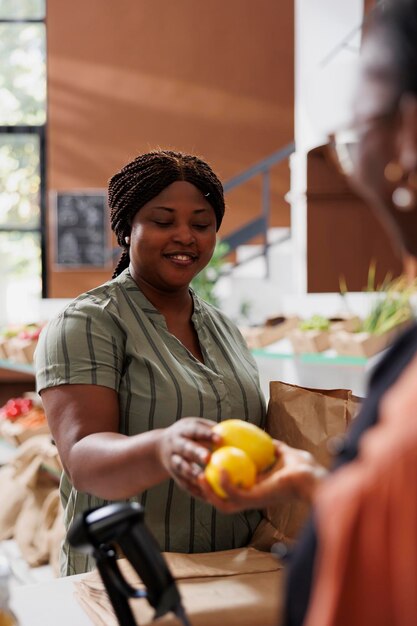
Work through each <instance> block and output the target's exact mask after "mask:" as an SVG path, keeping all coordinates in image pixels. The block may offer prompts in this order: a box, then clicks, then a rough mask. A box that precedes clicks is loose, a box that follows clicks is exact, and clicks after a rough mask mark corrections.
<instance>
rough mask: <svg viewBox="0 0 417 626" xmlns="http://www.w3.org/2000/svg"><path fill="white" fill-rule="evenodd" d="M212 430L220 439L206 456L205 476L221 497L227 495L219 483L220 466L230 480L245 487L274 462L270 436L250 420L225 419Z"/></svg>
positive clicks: (273, 447)
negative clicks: (211, 452) (218, 443)
mask: <svg viewBox="0 0 417 626" xmlns="http://www.w3.org/2000/svg"><path fill="white" fill-rule="evenodd" d="M213 431H214V432H215V433H216V434H218V435H220V437H221V438H222V441H221V444H220V445H219V446H217V448H216V449H215V450H214V452H213V454H212V455H211V457H210V461H209V462H208V464H207V466H206V468H205V477H206V479H207V481H208V482H209V484H210V486H211V487H212V489H213V491H215V492H216V493H217V495H218V496H220V497H221V498H224V499H225V498H227V494H226V493H225V491H224V490H223V489H222V486H221V475H222V470H225V471H226V472H227V474H228V477H229V480H230V481H231V482H232V484H234V485H236V486H239V487H242V488H244V489H249V488H250V487H252V485H253V484H254V483H255V481H256V479H257V476H259V475H260V474H262V472H265V471H266V470H268V469H270V468H271V467H272V466H273V465H274V463H275V462H276V454H275V446H274V443H273V441H272V439H271V437H270V436H269V435H268V434H267V433H266V432H265V431H263V430H261V429H260V428H258V427H257V426H255V425H254V424H250V423H248V422H244V421H243V420H237V419H231V420H225V421H224V422H220V423H219V424H216V425H215V426H214V427H213Z"/></svg>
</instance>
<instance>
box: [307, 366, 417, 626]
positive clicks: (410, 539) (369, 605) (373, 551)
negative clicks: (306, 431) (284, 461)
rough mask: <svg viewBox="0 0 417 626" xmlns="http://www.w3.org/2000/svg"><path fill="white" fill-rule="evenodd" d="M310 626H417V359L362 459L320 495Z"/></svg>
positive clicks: (391, 396)
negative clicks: (316, 555) (316, 557)
mask: <svg viewBox="0 0 417 626" xmlns="http://www.w3.org/2000/svg"><path fill="white" fill-rule="evenodd" d="M316 520H317V530H318V539H319V541H318V544H319V551H318V559H317V566H316V572H315V581H314V586H313V593H312V599H311V604H310V607H309V611H308V614H307V618H306V626H416V625H417V358H414V360H413V361H412V362H411V363H410V365H409V366H408V367H407V368H406V370H405V371H404V373H403V374H402V376H401V377H400V378H399V380H398V381H397V383H396V384H395V385H394V386H393V387H392V388H391V389H390V390H389V392H387V393H386V395H385V396H384V399H383V401H382V403H381V418H380V421H379V423H378V425H377V426H375V427H374V428H372V429H371V430H369V431H368V432H367V433H366V434H365V435H364V436H363V440H362V443H361V445H360V448H359V455H358V457H357V459H356V460H355V461H354V462H352V463H350V464H349V465H347V466H345V467H343V468H342V469H340V470H339V471H338V472H336V473H335V474H334V475H332V476H331V477H330V478H329V479H328V480H326V482H325V483H324V484H323V486H322V487H321V488H320V490H319V492H318V494H317V500H316Z"/></svg>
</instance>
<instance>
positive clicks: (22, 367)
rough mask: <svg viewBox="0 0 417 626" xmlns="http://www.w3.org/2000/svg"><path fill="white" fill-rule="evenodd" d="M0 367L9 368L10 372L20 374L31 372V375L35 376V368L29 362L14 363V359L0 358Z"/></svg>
mask: <svg viewBox="0 0 417 626" xmlns="http://www.w3.org/2000/svg"><path fill="white" fill-rule="evenodd" d="M0 369H5V370H9V371H10V372H20V373H22V374H31V375H32V376H35V369H34V367H33V365H31V364H30V363H16V362H15V361H7V360H5V359H0Z"/></svg>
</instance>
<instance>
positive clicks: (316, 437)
mask: <svg viewBox="0 0 417 626" xmlns="http://www.w3.org/2000/svg"><path fill="white" fill-rule="evenodd" d="M360 402H361V399H360V398H358V397H357V396H354V395H353V393H352V392H351V391H350V390H348V389H330V390H328V389H326V390H324V389H310V388H306V387H299V386H297V385H289V384H287V383H282V382H275V381H273V382H271V383H270V400H269V405H268V413H267V419H266V430H267V432H268V433H269V434H270V435H271V436H272V437H273V438H274V439H279V440H280V441H283V442H284V443H286V444H288V445H290V446H292V447H294V448H301V449H303V450H307V451H308V452H310V453H311V454H312V455H313V456H314V457H315V458H316V459H317V461H319V463H321V464H322V465H324V466H325V467H329V466H330V465H331V462H332V456H331V453H330V451H329V441H331V439H332V438H333V437H337V436H340V435H343V434H344V433H345V432H346V430H347V428H348V427H349V424H350V423H351V421H352V419H353V418H354V417H355V415H356V414H357V412H358V410H359V407H360ZM308 512H309V506H308V504H307V503H303V502H300V501H298V500H295V499H294V501H287V502H282V503H280V504H278V505H275V506H273V507H269V508H268V509H267V510H266V511H265V515H266V517H267V519H268V520H269V521H270V522H271V523H272V525H273V526H274V527H275V528H276V531H277V536H281V537H282V538H283V540H284V541H285V540H286V539H289V540H291V539H294V538H295V537H296V536H297V535H298V533H299V531H300V530H301V527H302V526H303V524H304V522H305V519H306V517H307V515H308Z"/></svg>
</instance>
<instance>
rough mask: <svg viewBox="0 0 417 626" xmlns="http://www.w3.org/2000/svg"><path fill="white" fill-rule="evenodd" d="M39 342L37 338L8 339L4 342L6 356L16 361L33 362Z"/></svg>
mask: <svg viewBox="0 0 417 626" xmlns="http://www.w3.org/2000/svg"><path fill="white" fill-rule="evenodd" d="M37 343H38V340H37V339H20V338H19V337H13V338H12V339H8V340H6V341H5V343H4V344H3V348H4V350H5V352H6V354H7V357H6V358H7V359H9V360H10V361H14V362H15V363H24V364H27V363H29V364H31V363H33V355H34V353H35V348H36V344H37Z"/></svg>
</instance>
